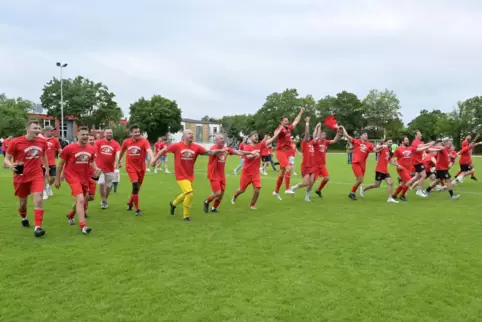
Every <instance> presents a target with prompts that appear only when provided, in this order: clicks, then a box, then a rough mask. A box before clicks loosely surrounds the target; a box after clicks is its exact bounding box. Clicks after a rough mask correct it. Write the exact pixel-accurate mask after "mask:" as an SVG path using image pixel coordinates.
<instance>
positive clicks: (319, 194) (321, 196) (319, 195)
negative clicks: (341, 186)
mask: <svg viewBox="0 0 482 322" xmlns="http://www.w3.org/2000/svg"><path fill="white" fill-rule="evenodd" d="M315 193H316V194H317V195H318V197H320V198H323V195H322V194H321V191H315Z"/></svg>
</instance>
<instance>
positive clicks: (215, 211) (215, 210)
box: [211, 208, 219, 214]
mask: <svg viewBox="0 0 482 322" xmlns="http://www.w3.org/2000/svg"><path fill="white" fill-rule="evenodd" d="M211 212H214V213H217V214H219V211H218V210H217V209H216V208H212V209H211Z"/></svg>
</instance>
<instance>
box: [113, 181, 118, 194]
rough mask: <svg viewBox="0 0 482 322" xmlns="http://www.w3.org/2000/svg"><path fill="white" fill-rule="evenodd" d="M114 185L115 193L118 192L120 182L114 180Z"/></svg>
mask: <svg viewBox="0 0 482 322" xmlns="http://www.w3.org/2000/svg"><path fill="white" fill-rule="evenodd" d="M112 186H113V187H114V193H117V187H118V186H119V182H112Z"/></svg>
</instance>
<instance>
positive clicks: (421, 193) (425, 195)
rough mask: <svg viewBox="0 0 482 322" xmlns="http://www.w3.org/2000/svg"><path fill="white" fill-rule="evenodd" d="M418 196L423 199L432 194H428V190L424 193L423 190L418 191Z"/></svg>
mask: <svg viewBox="0 0 482 322" xmlns="http://www.w3.org/2000/svg"><path fill="white" fill-rule="evenodd" d="M415 194H416V195H417V196H419V197H422V198H427V197H428V195H429V194H430V192H428V191H427V190H425V191H423V190H417V192H416V193H415Z"/></svg>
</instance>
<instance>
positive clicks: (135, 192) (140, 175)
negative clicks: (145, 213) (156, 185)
mask: <svg viewBox="0 0 482 322" xmlns="http://www.w3.org/2000/svg"><path fill="white" fill-rule="evenodd" d="M145 175H146V173H145V172H139V173H138V178H139V179H138V180H137V184H136V185H135V186H133V189H132V192H133V197H134V198H133V199H132V202H133V203H134V207H135V208H136V216H141V215H142V211H141V208H139V193H140V192H141V187H142V183H143V182H144V176H145Z"/></svg>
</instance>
